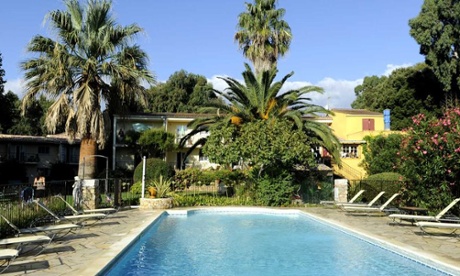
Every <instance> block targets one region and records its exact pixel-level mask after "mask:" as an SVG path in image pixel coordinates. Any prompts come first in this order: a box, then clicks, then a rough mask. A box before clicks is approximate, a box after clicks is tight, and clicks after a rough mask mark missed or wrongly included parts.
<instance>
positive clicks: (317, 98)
mask: <svg viewBox="0 0 460 276" xmlns="http://www.w3.org/2000/svg"><path fill="white" fill-rule="evenodd" d="M238 81H240V82H242V80H238ZM362 81H363V80H362V79H359V80H354V81H348V80H334V79H332V78H324V79H323V80H321V81H319V82H318V83H315V84H312V83H311V82H307V81H305V82H303V81H294V82H290V81H287V82H285V83H284V86H283V88H282V90H281V92H285V91H288V90H293V89H298V88H301V87H303V86H307V85H315V86H319V87H322V88H324V93H323V94H321V93H315V92H312V93H310V94H309V95H308V96H309V97H310V98H311V103H313V104H316V105H320V106H326V105H328V106H329V108H350V107H351V103H352V102H353V101H354V100H355V92H354V90H355V87H356V86H358V85H360V84H361V83H362ZM208 82H210V83H211V84H212V85H213V87H214V89H217V90H219V91H224V90H225V88H227V85H226V83H225V82H224V81H223V80H221V79H219V78H218V76H213V77H212V78H211V79H208Z"/></svg>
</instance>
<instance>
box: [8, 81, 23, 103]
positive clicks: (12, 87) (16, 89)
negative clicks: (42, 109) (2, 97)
mask: <svg viewBox="0 0 460 276" xmlns="http://www.w3.org/2000/svg"><path fill="white" fill-rule="evenodd" d="M4 90H5V93H7V92H8V91H12V92H13V93H15V94H16V95H18V97H19V98H20V99H22V97H23V96H24V94H25V91H26V89H25V88H24V80H23V79H15V80H6V83H5V87H4Z"/></svg>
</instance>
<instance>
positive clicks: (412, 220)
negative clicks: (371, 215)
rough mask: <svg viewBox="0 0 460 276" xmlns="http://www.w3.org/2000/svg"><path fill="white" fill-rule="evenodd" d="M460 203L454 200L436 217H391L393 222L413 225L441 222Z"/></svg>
mask: <svg viewBox="0 0 460 276" xmlns="http://www.w3.org/2000/svg"><path fill="white" fill-rule="evenodd" d="M459 201H460V198H456V199H454V200H453V201H452V202H451V203H450V204H449V205H447V207H446V208H444V209H443V210H442V211H441V212H439V214H437V215H436V216H419V215H409V214H391V215H390V216H389V217H390V218H392V219H393V222H396V219H399V221H400V222H401V221H403V220H405V221H410V222H412V223H415V222H418V221H440V220H441V218H442V217H443V216H444V215H445V214H446V213H447V212H448V211H449V210H450V209H451V208H452V207H454V205H455V204H456V203H457V202H459Z"/></svg>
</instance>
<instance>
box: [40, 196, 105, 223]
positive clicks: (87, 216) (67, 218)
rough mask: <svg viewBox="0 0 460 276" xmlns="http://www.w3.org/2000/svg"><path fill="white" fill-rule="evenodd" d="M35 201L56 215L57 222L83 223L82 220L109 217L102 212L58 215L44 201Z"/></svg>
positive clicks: (52, 214) (53, 215) (49, 212)
mask: <svg viewBox="0 0 460 276" xmlns="http://www.w3.org/2000/svg"><path fill="white" fill-rule="evenodd" d="M34 202H35V203H36V204H37V205H38V206H40V207H41V208H42V209H43V210H45V211H46V212H48V214H50V215H51V216H52V217H54V218H55V219H56V221H57V222H60V221H70V222H72V223H75V224H78V223H82V222H84V221H87V220H101V219H104V218H106V217H107V215H106V214H102V213H93V214H82V215H73V216H58V215H57V214H56V213H54V212H53V211H51V210H50V209H48V207H46V206H45V205H43V203H41V202H40V201H38V200H34Z"/></svg>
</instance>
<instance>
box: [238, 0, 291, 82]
mask: <svg viewBox="0 0 460 276" xmlns="http://www.w3.org/2000/svg"><path fill="white" fill-rule="evenodd" d="M275 2H276V0H255V3H254V4H251V3H246V10H247V11H246V12H243V13H241V14H240V15H239V16H238V28H239V30H238V32H237V33H236V34H235V40H236V41H237V42H238V44H239V47H240V49H241V50H243V55H244V56H245V57H247V58H248V59H249V60H250V61H251V62H252V63H253V65H254V68H255V70H256V74H259V73H261V72H263V71H266V70H269V69H271V68H272V67H276V64H277V60H278V58H279V57H281V56H284V55H285V54H286V52H287V51H288V50H289V45H290V44H291V40H292V33H291V28H290V27H289V24H288V23H287V22H286V21H284V20H282V18H283V16H284V14H285V12H286V11H285V10H284V9H276V5H275Z"/></svg>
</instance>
